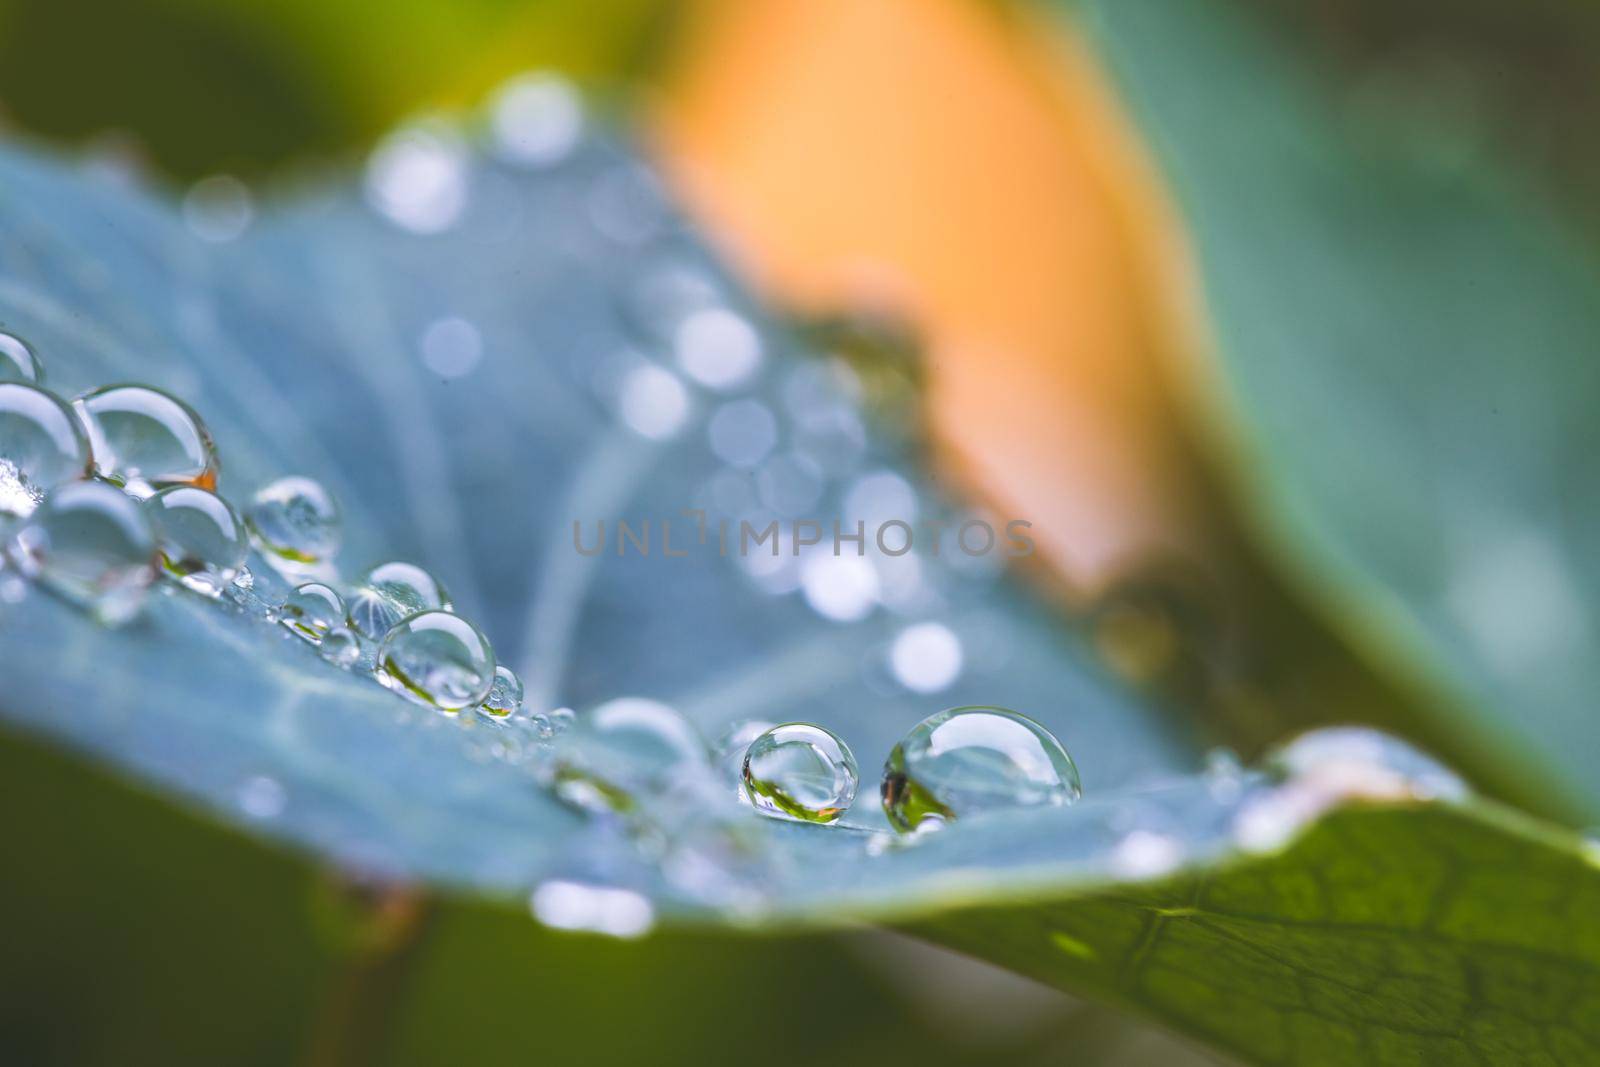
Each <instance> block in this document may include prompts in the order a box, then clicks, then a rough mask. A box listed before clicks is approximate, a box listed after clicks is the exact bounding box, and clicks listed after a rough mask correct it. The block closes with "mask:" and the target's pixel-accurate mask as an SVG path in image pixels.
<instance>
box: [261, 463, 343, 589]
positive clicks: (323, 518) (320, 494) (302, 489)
mask: <svg viewBox="0 0 1600 1067" xmlns="http://www.w3.org/2000/svg"><path fill="white" fill-rule="evenodd" d="M245 521H246V522H248V523H249V524H250V532H251V534H252V535H253V539H254V541H255V543H256V546H257V547H258V548H260V549H261V551H263V552H265V553H266V554H267V555H268V556H269V557H271V558H272V559H273V560H275V561H277V562H278V563H280V564H287V565H288V566H289V567H290V568H291V569H292V568H296V567H315V566H317V565H318V564H322V563H327V562H328V561H330V560H332V559H333V557H334V556H335V555H337V554H338V551H339V542H340V541H341V539H342V538H343V536H344V530H343V527H342V524H341V520H340V517H339V504H338V502H337V501H335V500H334V498H333V494H332V493H330V492H328V491H327V490H326V489H324V488H323V487H322V484H321V483H320V482H316V481H313V480H312V479H310V478H301V477H290V478H279V479H278V480H277V481H275V482H273V483H272V484H271V485H268V486H265V487H263V488H262V489H260V490H258V491H257V492H256V495H255V496H254V497H253V498H252V499H251V501H250V510H249V511H248V512H246V513H245Z"/></svg>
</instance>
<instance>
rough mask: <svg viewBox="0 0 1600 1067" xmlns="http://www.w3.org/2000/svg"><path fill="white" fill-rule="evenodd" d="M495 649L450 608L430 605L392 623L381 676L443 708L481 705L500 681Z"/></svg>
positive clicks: (388, 683) (402, 691) (384, 646)
mask: <svg viewBox="0 0 1600 1067" xmlns="http://www.w3.org/2000/svg"><path fill="white" fill-rule="evenodd" d="M494 668H495V661H494V649H493V648H492V647H491V646H490V645H489V639H488V638H487V637H485V636H483V634H482V633H481V632H479V630H478V628H477V627H476V626H474V625H472V624H471V623H470V622H468V621H467V620H466V619H463V618H462V617H461V616H459V615H452V614H451V613H450V612H448V611H424V612H421V613H419V614H416V615H412V616H411V617H410V618H407V619H404V620H402V621H401V622H399V623H397V624H396V625H395V626H393V627H392V628H390V630H389V632H388V634H387V635H385V636H384V639H383V643H382V644H381V645H379V646H378V680H379V681H381V682H383V684H384V685H386V686H388V687H389V688H390V689H393V690H394V691H395V692H397V693H400V694H401V695H403V696H406V697H409V698H410V699H412V700H414V701H416V702H417V703H419V704H423V705H426V706H427V707H431V708H439V709H440V710H442V711H460V710H461V709H462V708H470V707H475V706H476V705H479V704H482V703H483V702H484V699H485V698H487V697H488V695H489V690H490V688H491V687H492V686H493V684H494Z"/></svg>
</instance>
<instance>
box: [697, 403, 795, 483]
mask: <svg viewBox="0 0 1600 1067" xmlns="http://www.w3.org/2000/svg"><path fill="white" fill-rule="evenodd" d="M706 433H707V435H708V437H709V438H710V441H711V451H713V452H715V453H716V454H717V457H718V458H719V459H721V460H722V461H723V462H724V463H727V464H729V465H730V466H733V467H743V468H749V467H754V466H756V465H758V464H759V463H760V462H761V461H762V460H763V459H766V458H767V453H769V452H771V451H772V449H773V448H774V446H776V445H777V443H778V420H777V419H775V418H774V417H773V415H772V409H771V408H769V407H767V405H765V404H763V403H761V402H760V401H759V400H735V401H733V402H732V403H729V404H723V405H722V406H721V407H719V408H717V410H716V411H715V412H714V413H713V414H712V416H711V421H710V422H709V423H708V424H707V426H706Z"/></svg>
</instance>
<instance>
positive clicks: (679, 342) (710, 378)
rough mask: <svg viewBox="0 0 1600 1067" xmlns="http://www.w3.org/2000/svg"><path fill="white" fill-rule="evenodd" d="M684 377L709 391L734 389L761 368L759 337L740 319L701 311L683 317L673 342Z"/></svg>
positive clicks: (718, 311)
mask: <svg viewBox="0 0 1600 1067" xmlns="http://www.w3.org/2000/svg"><path fill="white" fill-rule="evenodd" d="M673 352H674V354H675V355H676V357H677V360H678V366H680V367H682V368H683V371H684V373H685V374H687V375H688V376H689V377H691V378H693V379H694V380H695V381H697V382H699V383H700V384H701V385H703V386H705V387H706V388H708V389H717V390H723V391H725V390H729V389H735V388H738V387H739V386H741V385H743V384H745V383H746V382H748V381H749V380H750V378H751V376H752V375H754V374H755V372H756V370H757V368H759V367H760V366H761V335H760V334H759V333H757V332H756V328H755V327H754V326H752V325H751V324H750V321H749V320H748V319H746V318H745V317H744V316H743V315H740V314H739V313H737V312H735V311H730V310H728V309H727V308H720V307H710V308H703V309H701V310H699V311H695V312H692V313H690V314H689V315H687V316H685V317H684V319H683V321H682V322H680V323H679V324H678V328H677V332H676V335H675V336H674V338H673Z"/></svg>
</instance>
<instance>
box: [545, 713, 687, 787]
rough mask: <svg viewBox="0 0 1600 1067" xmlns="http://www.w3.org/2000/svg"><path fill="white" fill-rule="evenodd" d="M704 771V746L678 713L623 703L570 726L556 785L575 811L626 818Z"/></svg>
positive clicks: (559, 758)
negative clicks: (654, 795) (617, 814)
mask: <svg viewBox="0 0 1600 1067" xmlns="http://www.w3.org/2000/svg"><path fill="white" fill-rule="evenodd" d="M708 770H709V762H708V759H707V754H706V745H705V742H704V741H702V740H701V739H700V735H699V734H698V733H696V732H695V729H694V727H693V726H691V725H690V724H689V721H688V720H687V719H685V718H684V717H683V716H682V715H680V714H678V712H677V710H676V709H674V708H671V707H669V706H668V705H666V704H662V703H659V702H658V701H654V700H645V699H642V698H639V697H622V698H619V699H617V700H612V701H608V702H607V703H604V704H601V705H600V706H599V707H597V708H594V709H593V710H592V711H590V712H589V713H588V714H586V715H584V716H582V717H580V718H578V719H576V720H575V721H574V722H573V725H572V728H571V729H570V730H569V731H568V732H567V736H566V737H564V738H563V739H562V749H561V751H560V753H559V754H558V756H557V764H556V768H555V781H554V785H555V790H556V795H557V796H558V797H560V798H561V799H562V800H564V801H566V802H567V803H569V804H571V805H573V806H574V807H577V808H581V809H583V810H585V811H591V812H602V813H604V812H627V811H632V810H634V808H635V807H636V806H637V805H638V804H639V803H640V802H641V800H642V799H643V798H644V797H646V796H647V795H649V794H651V793H653V792H660V791H662V790H664V789H666V788H668V787H670V786H671V785H673V784H674V783H676V782H678V781H680V780H683V779H691V780H692V779H694V778H696V777H701V776H704V775H705V774H706V773H707V772H708Z"/></svg>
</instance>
